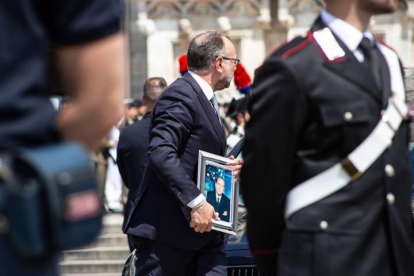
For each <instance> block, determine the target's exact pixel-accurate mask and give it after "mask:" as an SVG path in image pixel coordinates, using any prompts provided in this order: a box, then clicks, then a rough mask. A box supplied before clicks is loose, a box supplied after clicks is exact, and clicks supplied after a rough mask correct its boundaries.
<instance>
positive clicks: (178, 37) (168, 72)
mask: <svg viewBox="0 0 414 276" xmlns="http://www.w3.org/2000/svg"><path fill="white" fill-rule="evenodd" d="M125 1H127V2H126V3H127V11H128V16H127V18H126V26H127V27H128V30H129V47H130V61H131V62H130V69H131V89H130V95H131V96H133V97H140V96H141V95H142V86H143V83H144V81H145V79H146V78H148V77H154V76H161V77H164V78H165V79H166V80H167V82H168V83H171V82H172V81H174V80H175V79H176V78H177V77H179V76H180V74H179V69H178V68H179V65H178V60H177V58H178V57H179V56H180V55H181V54H183V53H185V52H186V50H187V47H188V44H189V42H190V40H191V38H192V37H194V36H195V35H196V34H198V33H200V32H202V31H205V30H218V31H222V32H225V33H227V34H228V35H229V36H230V37H231V38H232V40H233V43H234V44H235V47H236V51H237V54H238V57H239V58H240V59H241V61H242V63H243V65H244V66H245V67H246V69H247V71H248V73H249V74H250V76H251V77H253V74H254V70H255V69H256V68H257V67H259V66H260V65H261V63H262V62H263V60H264V59H265V58H266V55H267V54H268V53H269V52H270V51H272V50H273V49H275V48H276V47H277V46H278V45H280V44H281V43H283V42H285V41H287V40H290V39H291V38H293V37H295V36H297V35H303V34H304V33H306V31H307V30H308V28H309V26H310V25H311V24H312V22H313V21H314V20H315V18H316V16H317V14H318V12H319V11H320V10H321V9H322V8H323V0H125ZM408 3H409V7H408V9H400V10H399V11H398V12H396V13H394V14H392V15H383V16H378V17H375V18H374V19H373V21H372V30H373V32H374V33H375V34H376V35H377V36H379V37H380V38H381V39H383V40H384V42H385V43H387V44H388V45H390V46H391V47H393V48H394V49H396V50H397V52H398V53H399V55H400V57H401V59H402V60H403V63H404V65H405V66H406V67H413V66H414V53H413V51H414V47H413V35H412V24H413V14H414V13H413V12H412V10H413V9H412V8H414V0H413V1H408ZM233 97H236V98H237V97H240V94H239V93H238V92H237V90H236V88H235V86H234V85H232V86H231V87H230V88H229V89H227V90H224V91H222V92H219V93H218V98H219V101H221V102H225V101H230V100H231V98H233Z"/></svg>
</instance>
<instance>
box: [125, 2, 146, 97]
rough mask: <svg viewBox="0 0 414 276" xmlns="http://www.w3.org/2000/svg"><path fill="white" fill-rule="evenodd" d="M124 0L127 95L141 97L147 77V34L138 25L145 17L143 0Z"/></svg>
mask: <svg viewBox="0 0 414 276" xmlns="http://www.w3.org/2000/svg"><path fill="white" fill-rule="evenodd" d="M125 1H126V5H125V6H126V7H125V8H126V12H125V13H126V20H125V22H126V24H125V29H126V31H127V34H128V44H129V45H128V46H129V62H130V66H129V70H130V74H129V75H130V89H129V95H127V96H129V97H134V98H141V97H142V95H143V86H144V83H145V80H146V79H147V78H148V73H147V71H148V65H147V35H146V33H145V31H143V29H142V26H140V24H139V23H140V20H141V21H142V17H143V16H144V17H145V18H146V5H145V0H125Z"/></svg>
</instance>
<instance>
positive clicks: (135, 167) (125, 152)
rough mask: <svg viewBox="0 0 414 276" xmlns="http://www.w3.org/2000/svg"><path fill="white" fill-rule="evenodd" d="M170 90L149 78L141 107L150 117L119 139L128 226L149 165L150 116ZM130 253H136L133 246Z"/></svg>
mask: <svg viewBox="0 0 414 276" xmlns="http://www.w3.org/2000/svg"><path fill="white" fill-rule="evenodd" d="M166 87H167V82H166V81H165V79H164V78H160V77H154V78H149V79H148V80H147V81H146V82H145V84H144V95H143V96H142V103H143V105H144V106H145V107H146V108H147V113H146V114H145V115H144V117H143V118H142V119H141V120H140V121H137V122H135V123H134V124H132V125H129V126H126V127H125V128H124V129H123V130H122V132H121V135H120V137H119V143H118V154H117V156H118V158H117V164H118V169H119V172H120V173H121V177H122V180H123V182H124V184H125V186H126V187H127V188H128V190H129V191H128V199H127V202H126V204H125V208H124V217H125V219H124V223H123V225H122V230H124V231H125V225H126V221H127V218H128V216H129V212H130V210H131V208H132V204H133V202H134V199H135V196H136V194H137V192H138V189H139V184H141V181H142V177H143V176H144V171H145V166H146V165H147V148H148V144H149V128H150V121H151V113H152V109H153V108H154V104H155V101H156V100H157V99H158V97H159V95H160V94H161V92H162V91H163V90H164V89H165V88H166ZM130 250H131V251H132V250H133V247H132V245H131V244H130Z"/></svg>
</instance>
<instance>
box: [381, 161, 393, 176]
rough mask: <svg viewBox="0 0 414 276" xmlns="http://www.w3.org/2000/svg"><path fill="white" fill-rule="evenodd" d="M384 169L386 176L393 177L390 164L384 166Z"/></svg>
mask: <svg viewBox="0 0 414 276" xmlns="http://www.w3.org/2000/svg"><path fill="white" fill-rule="evenodd" d="M384 171H385V174H386V175H387V176H388V177H393V176H394V175H395V171H394V167H393V166H392V165H390V164H388V165H386V166H385V168H384Z"/></svg>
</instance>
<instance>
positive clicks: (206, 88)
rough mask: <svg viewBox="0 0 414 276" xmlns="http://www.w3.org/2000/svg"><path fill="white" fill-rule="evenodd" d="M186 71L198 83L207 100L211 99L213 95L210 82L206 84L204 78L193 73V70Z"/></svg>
mask: <svg viewBox="0 0 414 276" xmlns="http://www.w3.org/2000/svg"><path fill="white" fill-rule="evenodd" d="M188 73H189V74H190V75H191V76H192V77H193V78H194V80H195V81H196V82H197V83H198V85H199V86H200V87H201V90H203V92H204V95H206V97H207V99H208V100H211V99H212V98H213V97H214V91H213V88H211V86H210V84H208V83H207V82H206V81H205V80H203V79H202V78H201V77H200V76H199V75H197V74H196V73H194V72H193V71H188Z"/></svg>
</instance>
